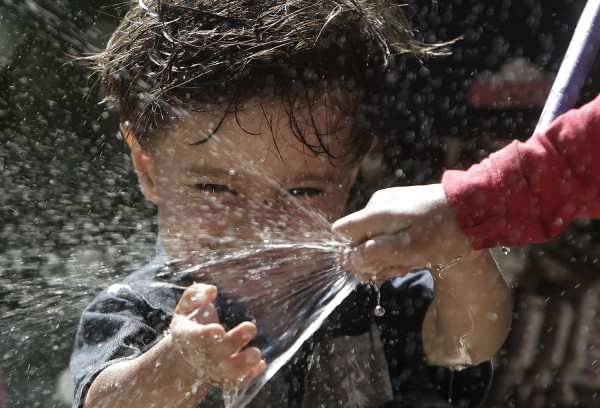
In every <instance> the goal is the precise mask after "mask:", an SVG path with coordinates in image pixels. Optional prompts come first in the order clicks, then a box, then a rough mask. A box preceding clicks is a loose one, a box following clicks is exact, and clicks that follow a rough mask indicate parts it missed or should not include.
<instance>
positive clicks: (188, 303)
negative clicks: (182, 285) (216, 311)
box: [175, 283, 217, 316]
mask: <svg viewBox="0 0 600 408" xmlns="http://www.w3.org/2000/svg"><path fill="white" fill-rule="evenodd" d="M216 298H217V288H216V286H213V285H205V284H203V283H195V284H193V285H192V286H190V287H189V288H187V289H186V290H185V291H184V292H183V295H181V299H180V300H179V303H177V307H176V308H175V314H180V315H184V316H190V315H191V314H192V313H194V312H197V311H198V309H200V308H201V307H202V306H204V305H207V304H209V303H212V302H214V301H215V299H216Z"/></svg>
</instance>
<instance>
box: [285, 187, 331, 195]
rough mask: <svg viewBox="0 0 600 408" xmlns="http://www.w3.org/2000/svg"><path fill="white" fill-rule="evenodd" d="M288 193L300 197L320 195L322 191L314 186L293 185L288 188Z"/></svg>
mask: <svg viewBox="0 0 600 408" xmlns="http://www.w3.org/2000/svg"><path fill="white" fill-rule="evenodd" d="M288 194H289V195H293V196H302V197H321V196H322V195H323V194H324V191H323V190H320V189H318V188H314V187H294V188H292V189H290V190H288Z"/></svg>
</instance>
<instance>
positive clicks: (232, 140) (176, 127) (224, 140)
mask: <svg viewBox="0 0 600 408" xmlns="http://www.w3.org/2000/svg"><path fill="white" fill-rule="evenodd" d="M336 97H339V95H338V96H336ZM326 98H327V99H326ZM332 99H333V96H331V95H326V96H325V97H324V96H321V97H320V100H318V101H314V102H313V103H312V104H311V107H310V109H309V108H308V107H307V106H305V104H297V105H296V106H293V107H292V109H294V110H295V112H294V113H295V116H294V117H293V118H291V117H290V106H287V105H286V104H284V103H283V102H280V101H277V100H266V101H265V100H260V101H257V100H255V101H251V102H249V103H246V104H244V106H242V107H240V109H238V110H237V111H236V112H230V113H226V112H225V111H224V110H223V109H220V108H217V107H216V106H214V105H213V106H212V107H211V108H212V109H206V110H200V109H198V110H194V111H191V110H178V111H176V112H174V114H173V115H172V118H173V120H172V121H170V123H169V125H168V126H166V128H165V131H164V132H163V133H164V134H163V136H162V137H161V138H160V139H158V140H159V143H158V145H165V146H166V145H168V146H170V147H171V148H172V147H173V145H178V146H179V147H181V148H184V149H185V150H189V149H191V150H193V151H197V152H202V153H204V154H209V155H212V156H215V155H223V157H226V156H236V155H237V156H244V155H246V156H247V155H250V154H254V155H256V154H258V153H261V152H262V153H263V154H264V155H265V156H267V155H268V154H271V155H275V156H278V157H279V158H280V159H285V157H284V156H285V155H286V154H292V153H302V156H306V157H307V158H308V157H311V156H315V155H314V153H313V152H311V151H310V149H308V147H307V146H306V144H308V145H311V146H319V145H320V144H325V145H326V146H327V148H328V149H329V150H330V151H331V152H332V153H334V154H335V155H339V156H342V155H343V153H344V152H345V150H346V149H347V148H348V146H347V145H345V144H344V142H345V140H346V139H347V137H348V135H349V133H350V131H351V126H350V125H349V124H346V123H344V120H345V121H346V122H347V121H349V120H351V118H347V117H345V115H347V112H346V111H345V109H342V108H340V107H339V106H338V105H336V104H333V103H331V102H332ZM298 135H300V136H301V138H302V139H303V140H300V138H299V137H298ZM323 158H325V157H323Z"/></svg>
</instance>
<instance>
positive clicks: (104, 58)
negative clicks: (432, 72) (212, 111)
mask: <svg viewBox="0 0 600 408" xmlns="http://www.w3.org/2000/svg"><path fill="white" fill-rule="evenodd" d="M440 52H441V51H440V49H439V48H438V46H430V45H425V44H423V43H421V42H419V41H417V40H415V38H414V36H413V33H412V32H411V31H410V29H409V26H408V23H407V21H406V18H405V16H404V13H403V12H402V10H401V7H400V6H399V5H398V4H397V3H396V2H395V1H394V0H132V8H131V10H130V11H129V12H128V13H127V15H126V16H125V18H124V19H123V21H122V22H121V24H120V25H119V27H118V28H117V30H116V31H115V33H114V34H113V36H112V38H111V39H110V41H109V43H108V45H107V48H106V50H105V51H103V52H101V53H99V54H97V55H93V56H90V57H87V58H86V59H87V61H88V62H89V63H90V65H91V66H92V67H93V69H94V70H96V71H98V72H99V74H100V83H101V84H102V86H103V89H104V91H105V92H106V95H107V99H110V100H113V101H115V102H116V103H117V105H118V107H119V112H120V115H121V123H122V124H123V126H125V127H126V129H125V130H126V131H127V133H129V134H130V135H132V136H133V137H135V138H136V139H137V141H138V142H139V143H140V144H141V145H142V146H145V145H146V144H147V142H148V140H149V139H150V138H151V135H152V133H153V131H154V130H156V129H157V128H158V127H159V125H160V124H161V123H163V122H164V121H165V120H168V117H169V112H170V110H171V108H172V107H175V106H180V107H184V108H186V109H192V110H193V109H201V106H202V105H203V104H211V105H213V106H214V105H215V104H216V105H217V106H219V107H220V108H224V109H225V112H226V114H228V113H231V112H233V113H236V112H238V109H240V107H241V106H242V104H243V103H244V102H246V101H248V100H250V99H252V98H254V97H256V96H259V97H260V99H265V98H267V97H275V98H278V100H280V101H281V102H283V103H285V104H286V109H287V110H288V112H289V121H290V122H289V123H290V126H291V128H292V129H293V131H294V133H295V135H296V137H297V138H298V139H299V140H300V141H301V142H303V143H304V144H305V146H306V147H308V148H309V149H310V150H311V151H312V153H314V154H316V155H318V154H325V155H327V156H329V157H334V155H333V153H332V152H330V151H329V149H328V145H327V140H328V138H327V137H325V136H327V135H330V134H333V133H335V131H337V130H338V129H339V128H340V127H343V126H351V132H350V137H349V138H348V140H345V141H344V142H345V143H347V151H346V152H347V153H350V152H352V153H353V154H354V155H355V157H359V156H361V155H362V154H363V153H364V152H365V151H367V150H368V148H369V146H370V145H371V143H372V138H373V135H374V132H375V129H376V127H377V126H376V125H377V123H378V122H379V119H378V118H379V113H380V111H381V106H382V103H383V99H384V95H385V91H386V90H389V89H391V88H392V86H393V82H394V79H395V77H396V76H397V72H396V63H395V60H394V57H395V55H396V54H401V53H412V54H414V55H416V56H417V57H419V56H422V55H425V54H435V53H440ZM442 52H443V51H442ZM334 86H335V87H341V89H343V90H345V91H346V92H347V93H348V95H352V97H351V98H349V99H350V100H351V102H350V103H348V104H347V105H348V107H347V108H348V111H347V112H345V115H342V116H345V117H344V120H342V121H340V124H335V126H336V129H333V130H332V129H329V130H322V129H316V126H315V123H314V121H313V120H312V113H311V112H312V110H311V108H312V103H313V101H314V100H315V99H316V96H318V95H319V94H320V93H322V92H323V91H325V90H331V89H332V88H333V87H334ZM297 102H301V107H300V108H302V109H303V112H304V115H305V116H306V112H308V118H309V119H308V120H309V121H311V122H312V123H309V125H313V126H314V127H315V131H316V134H317V136H318V139H319V140H318V143H316V144H314V143H313V144H311V143H309V142H308V141H307V140H306V139H305V138H304V137H303V135H302V131H301V128H302V126H301V125H299V115H300V113H298V112H297V111H298V110H299V108H298V105H297ZM306 108H308V110H307V109H306ZM348 120H350V122H351V123H348ZM344 121H345V122H344ZM342 122H343V124H342ZM304 123H306V119H304ZM207 139H208V138H207ZM207 139H204V140H201V141H199V143H201V142H203V141H205V140H207Z"/></svg>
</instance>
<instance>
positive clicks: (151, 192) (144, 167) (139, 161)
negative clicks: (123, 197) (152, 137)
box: [124, 133, 158, 204]
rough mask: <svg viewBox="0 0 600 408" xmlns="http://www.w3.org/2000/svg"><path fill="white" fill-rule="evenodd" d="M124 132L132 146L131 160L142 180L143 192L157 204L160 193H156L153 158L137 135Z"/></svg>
mask: <svg viewBox="0 0 600 408" xmlns="http://www.w3.org/2000/svg"><path fill="white" fill-rule="evenodd" d="M124 134H125V140H127V143H128V144H129V147H130V148H131V160H132V161H133V167H134V168H135V172H136V173H137V176H138V180H139V181H140V186H141V188H142V193H144V195H145V196H146V198H147V199H148V200H150V201H152V202H153V203H154V204H157V203H158V195H157V194H156V182H155V179H154V169H153V165H152V159H151V158H150V156H149V155H148V154H147V152H146V151H145V150H144V149H143V148H142V146H141V145H140V143H139V142H138V141H137V139H136V138H135V137H133V136H132V135H131V134H127V133H124Z"/></svg>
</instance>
